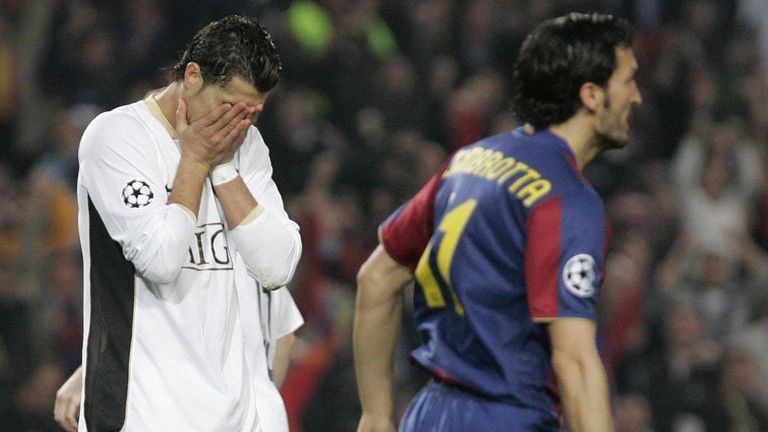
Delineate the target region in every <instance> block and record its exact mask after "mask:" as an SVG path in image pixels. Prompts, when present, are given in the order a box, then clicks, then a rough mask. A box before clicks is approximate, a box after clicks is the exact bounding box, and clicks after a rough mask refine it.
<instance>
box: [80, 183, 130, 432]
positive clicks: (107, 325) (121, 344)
mask: <svg viewBox="0 0 768 432" xmlns="http://www.w3.org/2000/svg"><path fill="white" fill-rule="evenodd" d="M88 224H89V228H88V230H89V232H88V236H89V243H90V258H91V268H90V281H91V319H90V327H89V328H90V330H89V334H88V352H87V353H86V356H87V359H86V371H85V401H84V403H85V406H84V409H85V423H86V426H87V427H88V430H89V431H90V432H102V431H105V432H106V431H119V430H120V429H121V428H122V427H123V424H124V423H125V410H126V402H127V399H128V364H129V356H130V352H131V339H132V336H133V335H132V331H133V302H134V293H135V288H136V287H135V282H134V274H135V273H134V272H135V269H134V267H133V264H131V263H130V262H129V261H127V260H126V259H125V257H124V256H123V251H122V248H121V247H120V245H119V244H118V243H117V242H116V241H114V240H112V238H111V237H110V236H109V232H107V228H106V227H105V226H104V222H103V221H102V219H101V216H100V215H99V212H98V211H97V210H96V208H95V207H94V206H93V203H92V202H91V198H90V197H88Z"/></svg>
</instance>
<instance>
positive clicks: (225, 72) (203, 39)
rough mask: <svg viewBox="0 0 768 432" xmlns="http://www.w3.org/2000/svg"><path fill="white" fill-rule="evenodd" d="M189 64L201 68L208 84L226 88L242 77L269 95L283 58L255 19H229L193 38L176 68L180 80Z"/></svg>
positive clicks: (203, 30)
mask: <svg viewBox="0 0 768 432" xmlns="http://www.w3.org/2000/svg"><path fill="white" fill-rule="evenodd" d="M189 62H195V63H197V64H199V65H200V71H201V73H202V75H203V80H204V82H205V84H206V85H208V84H224V83H227V82H229V81H230V80H231V79H232V78H234V77H238V76H239V77H241V78H243V79H245V80H247V81H249V82H250V83H251V84H253V85H254V87H256V89H257V90H258V91H260V92H262V93H266V92H267V91H269V90H271V89H272V88H273V87H275V85H277V82H278V80H279V79H280V71H281V70H282V65H281V64H280V56H279V55H278V53H277V48H276V47H275V43H274V42H273V41H272V36H271V35H270V34H269V32H268V31H267V29H266V28H265V27H264V26H263V25H261V24H260V23H259V21H258V20H256V19H255V18H250V17H244V16H237V15H233V16H228V17H225V18H222V19H220V20H218V21H214V22H212V23H210V24H208V25H207V26H205V27H203V29H201V30H200V31H199V32H197V34H196V35H195V36H194V37H193V38H192V41H191V42H190V43H189V45H188V46H187V49H186V50H185V51H184V53H183V54H182V55H181V58H180V59H179V61H178V63H176V65H175V66H174V67H173V76H174V79H176V80H181V79H183V78H184V70H185V69H186V67H187V64H188V63H189Z"/></svg>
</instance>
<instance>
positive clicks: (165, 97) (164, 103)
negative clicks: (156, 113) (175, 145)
mask: <svg viewBox="0 0 768 432" xmlns="http://www.w3.org/2000/svg"><path fill="white" fill-rule="evenodd" d="M179 92H180V88H179V83H178V82H173V83H171V84H169V85H168V86H166V87H164V88H162V89H160V91H158V92H156V93H154V94H153V95H152V97H154V98H155V100H156V101H157V104H158V105H159V106H160V111H162V112H163V116H164V117H165V119H166V120H168V123H170V124H171V126H173V127H174V128H175V127H176V109H177V108H178V107H179Z"/></svg>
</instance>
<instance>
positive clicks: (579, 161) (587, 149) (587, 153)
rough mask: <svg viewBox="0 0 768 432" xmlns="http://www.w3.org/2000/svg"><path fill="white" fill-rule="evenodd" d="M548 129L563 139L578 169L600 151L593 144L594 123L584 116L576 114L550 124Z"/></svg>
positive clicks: (582, 167)
mask: <svg viewBox="0 0 768 432" xmlns="http://www.w3.org/2000/svg"><path fill="white" fill-rule="evenodd" d="M549 131H550V132H552V133H553V134H555V135H557V136H559V137H560V138H562V139H563V140H565V143H566V144H568V147H570V148H571V151H572V152H573V155H574V157H575V158H576V166H578V167H579V170H582V169H584V167H585V166H586V165H587V164H588V163H589V162H591V161H592V159H594V158H595V156H597V154H598V153H599V152H600V151H599V149H598V146H597V145H596V144H595V139H594V136H595V132H594V125H593V123H592V120H591V119H590V118H588V117H586V116H582V115H579V114H576V115H574V116H573V117H571V118H570V119H568V120H567V121H565V122H563V123H560V124H557V125H552V126H550V127H549Z"/></svg>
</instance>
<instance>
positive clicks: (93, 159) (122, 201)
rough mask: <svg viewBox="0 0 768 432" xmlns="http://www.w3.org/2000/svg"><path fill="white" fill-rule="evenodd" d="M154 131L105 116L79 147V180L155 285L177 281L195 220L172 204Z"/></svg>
mask: <svg viewBox="0 0 768 432" xmlns="http://www.w3.org/2000/svg"><path fill="white" fill-rule="evenodd" d="M151 144H152V137H151V135H150V132H149V131H148V130H147V129H146V128H145V127H144V125H143V124H142V123H141V122H140V121H139V120H138V119H136V118H134V117H132V116H130V115H129V114H126V113H120V112H115V111H112V112H108V113H104V114H101V115H100V116H99V117H97V118H96V119H95V120H94V121H93V122H91V124H90V125H89V126H88V128H87V129H86V131H85V132H84V134H83V138H82V140H81V143H80V149H79V160H80V176H81V179H82V183H83V185H84V186H85V189H86V190H87V192H88V199H89V200H90V202H91V203H92V204H93V206H94V207H95V209H96V211H97V212H98V214H99V216H100V217H101V219H102V221H103V222H104V226H105V227H106V228H107V231H108V232H109V235H110V236H111V237H112V239H113V240H115V241H117V242H118V243H119V244H120V245H121V246H122V249H123V255H124V256H125V258H126V259H127V260H129V261H131V262H132V263H133V265H134V267H135V268H136V270H137V271H138V272H139V273H140V274H141V275H142V276H143V277H145V278H147V279H148V280H150V281H152V282H155V283H161V284H165V283H171V282H173V281H174V280H176V278H177V276H178V274H179V271H180V270H181V266H182V264H183V263H184V260H185V259H187V249H188V246H189V245H188V239H189V238H190V237H191V236H192V235H193V232H194V229H195V221H194V220H193V218H192V217H191V216H190V215H189V214H188V213H187V211H186V210H184V209H182V208H181V207H179V206H177V205H167V204H166V202H167V200H168V192H167V191H166V189H165V182H164V181H163V176H162V170H161V168H160V166H159V165H158V159H159V158H158V154H157V151H156V149H154V148H153V146H152V145H151Z"/></svg>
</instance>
